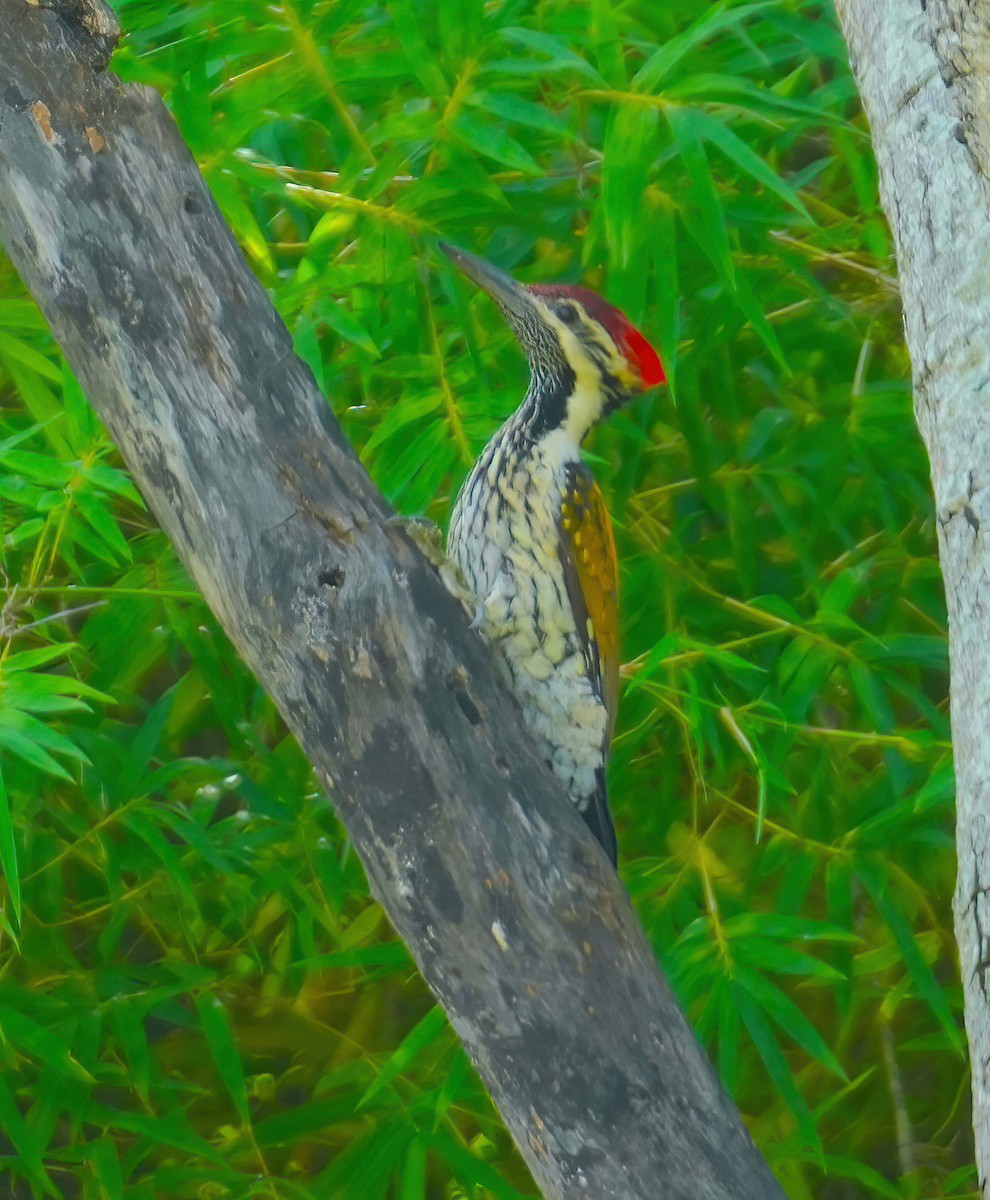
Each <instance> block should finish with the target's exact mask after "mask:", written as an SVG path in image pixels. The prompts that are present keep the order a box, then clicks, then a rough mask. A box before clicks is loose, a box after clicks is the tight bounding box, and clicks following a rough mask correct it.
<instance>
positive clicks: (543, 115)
mask: <svg viewBox="0 0 990 1200" xmlns="http://www.w3.org/2000/svg"><path fill="white" fill-rule="evenodd" d="M466 102H467V103H468V104H470V105H471V106H472V107H474V108H480V109H481V110H482V111H483V112H487V113H491V114H492V115H493V116H496V117H498V118H499V119H500V120H503V121H512V122H513V123H514V124H516V125H526V126H528V127H529V128H530V129H539V130H540V131H541V132H542V133H549V134H552V135H553V136H554V137H555V138H563V139H566V140H570V139H571V138H572V137H573V136H574V134H573V133H572V132H571V130H570V129H569V128H568V127H567V125H566V123H565V122H564V121H563V119H562V118H561V117H558V116H557V115H556V113H552V112H550V111H549V110H548V109H546V108H544V107H543V105H542V104H534V103H533V102H532V100H524V99H523V98H522V97H521V96H516V95H514V94H513V93H512V92H493V91H490V90H489V89H485V88H480V89H478V90H476V91H474V92H472V93H471V94H470V95H469V96H468V97H467V101H466Z"/></svg>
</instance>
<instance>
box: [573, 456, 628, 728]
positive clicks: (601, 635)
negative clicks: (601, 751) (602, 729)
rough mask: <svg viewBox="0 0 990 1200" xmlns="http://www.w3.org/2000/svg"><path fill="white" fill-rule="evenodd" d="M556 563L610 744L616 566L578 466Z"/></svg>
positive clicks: (596, 493)
mask: <svg viewBox="0 0 990 1200" xmlns="http://www.w3.org/2000/svg"><path fill="white" fill-rule="evenodd" d="M560 560H561V563H562V564H563V567H564V581H565V583H566V585H567V595H568V598H569V599H570V602H571V609H572V610H573V612H574V623H575V625H576V626H577V631H578V636H579V637H580V639H581V646H582V649H583V651H584V658H585V663H586V665H587V669H588V678H589V679H590V680H591V683H592V686H593V687H594V689H595V691H596V693H597V694H598V696H599V697H600V698H601V701H602V703H603V704H604V705H605V711H606V713H607V714H608V731H607V739H609V740H610V739H611V737H612V729H613V728H614V726H615V709H616V701H617V699H618V688H619V574H618V563H617V561H616V557H615V540H614V538H613V537H612V522H611V521H610V520H609V515H608V509H607V508H606V507H605V498H604V497H603V496H602V493H601V489H600V488H599V487H598V484H597V483H595V480H594V477H593V476H592V474H591V472H590V471H589V470H588V469H587V468H586V467H584V466H583V465H581V464H574V465H573V466H571V467H569V468H568V473H567V486H566V488H565V491H564V496H563V501H562V504H561V512H560ZM607 745H608V740H607V741H606V746H607Z"/></svg>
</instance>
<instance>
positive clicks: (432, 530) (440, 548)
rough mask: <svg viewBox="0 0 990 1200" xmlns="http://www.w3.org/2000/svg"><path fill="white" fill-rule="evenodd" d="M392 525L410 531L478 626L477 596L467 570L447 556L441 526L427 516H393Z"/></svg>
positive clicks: (473, 622)
mask: <svg viewBox="0 0 990 1200" xmlns="http://www.w3.org/2000/svg"><path fill="white" fill-rule="evenodd" d="M389 524H390V525H398V526H399V527H400V528H401V529H403V530H405V532H406V533H407V534H408V535H409V537H410V539H411V540H412V541H413V543H414V544H415V546H416V548H417V549H418V550H419V552H420V553H421V554H422V555H423V557H424V558H425V559H426V561H427V562H428V563H429V564H430V565H431V566H432V567H433V568H434V570H435V571H436V573H437V574H438V575H439V576H440V580H441V582H442V583H443V585H444V587H445V588H446V589H447V591H448V592H450V594H451V595H452V596H453V597H454V599H455V600H458V601H460V603H461V605H462V606H463V607H464V610H465V612H467V613H470V614H471V615H472V617H473V620H472V626H473V627H476V626H477V622H478V620H479V619H480V617H481V608H480V606H479V604H478V601H477V598H476V597H475V595H474V593H473V592H472V591H471V589H470V588H469V587H468V585H467V581H466V580H465V578H464V573H463V572H462V571H461V568H460V567H459V566H458V565H457V563H456V562H454V560H453V559H452V558H449V557H448V556H447V552H446V551H445V549H444V545H443V534H442V533H441V532H440V527H439V526H438V525H436V524H434V523H433V521H428V520H427V519H426V518H425V517H402V516H397V517H392V518H390V520H389Z"/></svg>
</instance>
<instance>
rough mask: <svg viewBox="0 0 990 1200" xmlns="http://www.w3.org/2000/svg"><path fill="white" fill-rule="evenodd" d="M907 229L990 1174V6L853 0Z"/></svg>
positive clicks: (890, 198) (985, 1173) (907, 315)
mask: <svg viewBox="0 0 990 1200" xmlns="http://www.w3.org/2000/svg"><path fill="white" fill-rule="evenodd" d="M838 10H839V16H840V19H841V21H842V25H843V28H844V30H845V34H846V39H847V41H848V44H849V51H850V58H851V60H852V64H853V70H854V72H855V74H856V78H857V81H858V83H859V87H860V91H861V93H862V97H863V104H864V107H865V109H866V115H867V117H868V118H869V121H870V126H871V128H872V131H873V144H874V148H875V150H876V156H877V162H878V163H879V167H880V195H881V199H882V201H883V205H884V208H885V210H886V213H887V217H888V220H889V221H890V226H891V229H892V231H893V234H894V241H895V244H896V248H897V261H898V268H899V273H900V281H901V295H902V299H903V305H904V327H905V331H906V334H907V342H908V348H909V349H910V351H911V363H912V370H913V375H914V389H915V415H916V417H917V420H918V425H919V427H920V429H921V433H922V436H923V438H924V440H925V444H926V445H927V447H928V453H929V457H930V459H931V468H932V487H933V489H934V493H935V510H936V515H937V518H938V537H939V555H940V558H941V563H942V573H943V576H944V578H945V592H946V597H947V600H948V609H949V652H950V669H951V684H950V687H951V711H952V741H953V748H954V753H955V762H956V804H957V827H956V840H957V846H958V853H959V874H958V881H957V885H956V894H955V919H956V936H957V939H958V942H959V955H960V961H961V967H962V982H963V988H964V993H965V1008H966V1030H967V1033H968V1035H969V1045H970V1060H971V1062H972V1068H973V1124H974V1128H975V1132H976V1157H977V1166H978V1169H979V1176H980V1187H981V1191H982V1192H983V1193H984V1194H985V1193H986V1191H987V1180H988V1178H990V1004H988V1000H990V990H988V980H987V970H988V968H990V846H988V841H987V836H988V832H990V629H988V624H987V618H988V612H990V386H988V385H990V186H988V185H990V8H988V7H987V5H985V4H973V3H971V2H970V0H927V4H926V2H925V0H882V2H881V3H878V2H877V0H839V3H838Z"/></svg>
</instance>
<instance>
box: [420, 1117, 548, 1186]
mask: <svg viewBox="0 0 990 1200" xmlns="http://www.w3.org/2000/svg"><path fill="white" fill-rule="evenodd" d="M429 1141H430V1147H431V1149H433V1150H434V1151H435V1152H436V1154H437V1155H438V1156H439V1157H440V1158H441V1159H443V1161H444V1162H445V1163H447V1165H448V1166H449V1167H450V1168H451V1170H452V1171H453V1172H454V1174H455V1175H456V1176H457V1178H458V1179H459V1180H460V1181H461V1183H462V1184H463V1185H464V1186H465V1187H470V1188H485V1189H486V1190H487V1191H489V1192H491V1194H492V1195H493V1196H495V1197H497V1200H528V1198H527V1197H525V1196H524V1195H523V1193H521V1192H517V1191H516V1189H515V1188H514V1187H511V1186H510V1185H509V1184H508V1183H506V1181H505V1180H504V1179H503V1178H502V1176H501V1175H499V1173H498V1172H497V1171H494V1170H492V1168H491V1167H490V1166H488V1164H487V1163H484V1162H482V1161H481V1159H480V1158H477V1157H476V1156H475V1155H473V1154H472V1153H471V1152H470V1150H466V1149H465V1148H464V1147H463V1146H462V1145H461V1144H460V1143H459V1142H456V1141H455V1140H454V1139H453V1138H452V1137H451V1136H450V1135H449V1134H448V1133H447V1132H446V1130H443V1129H436V1130H434V1131H433V1133H431V1134H430V1139H429Z"/></svg>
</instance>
